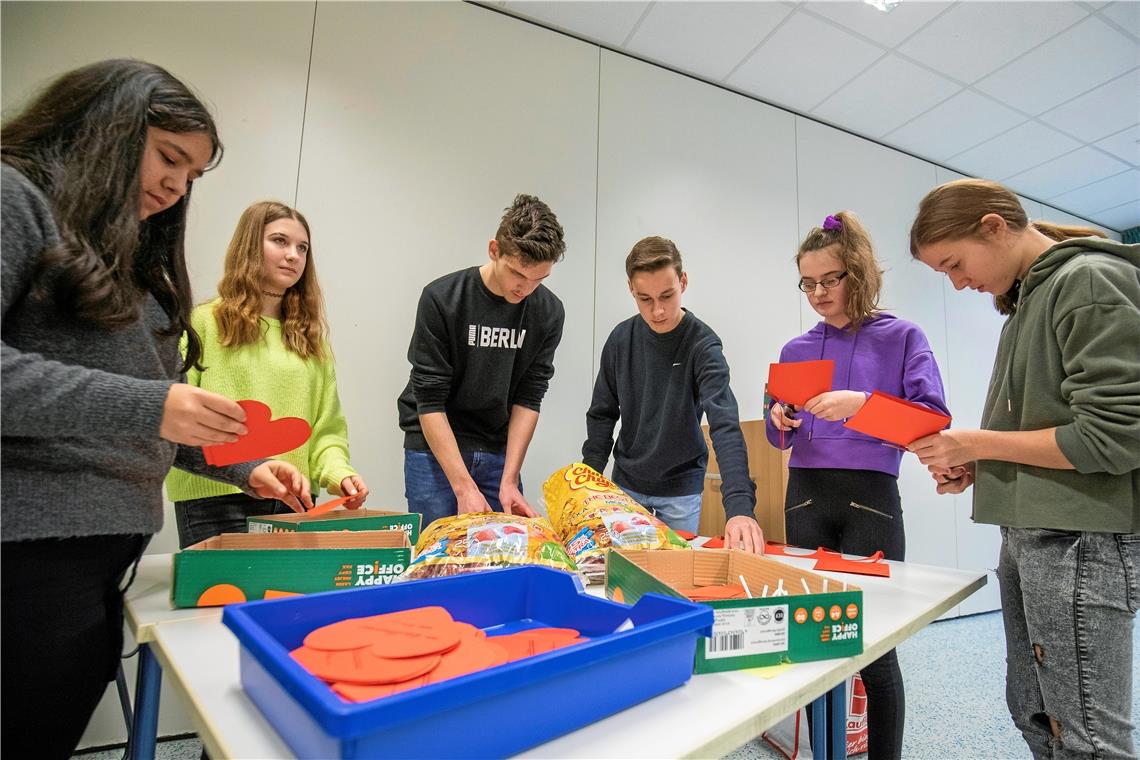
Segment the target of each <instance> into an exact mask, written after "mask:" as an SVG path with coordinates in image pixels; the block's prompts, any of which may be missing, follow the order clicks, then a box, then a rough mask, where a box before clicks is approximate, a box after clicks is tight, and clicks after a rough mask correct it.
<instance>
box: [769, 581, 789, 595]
mask: <svg viewBox="0 0 1140 760" xmlns="http://www.w3.org/2000/svg"><path fill="white" fill-rule="evenodd" d="M787 595H788V592H787V590H785V589H784V579H783V578H781V579H780V582H779V583H778V584H777V585H776V590H775V591H773V592H772V596H787Z"/></svg>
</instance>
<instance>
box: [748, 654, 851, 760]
mask: <svg viewBox="0 0 1140 760" xmlns="http://www.w3.org/2000/svg"><path fill="white" fill-rule="evenodd" d="M762 738H763V739H764V741H766V742H768V744H769V745H771V747H772V749H774V750H776V751H777V752H779V753H780V754H781V755H783V756H784V757H785V758H787V760H810V759H811V757H812V753H811V743H810V741H809V737H808V722H807V708H803V707H801V708H800V709H799V710H796V711H795V712H794V713H792V714H791V715H789V716H788V717H786V718H784V719H783V720H781V721H780V722H779V723H777V724H776V725H774V726H772V727H771V728H769V729H768V730H767V731H765V732H764V734H763V737H762ZM866 751H867V692H866V691H865V690H864V689H863V679H862V678H861V677H860V676H859V674H858V673H856V674H855V675H853V676H851V677H850V678H848V679H847V756H848V757H850V756H852V755H859V754H863V753H865V752H866Z"/></svg>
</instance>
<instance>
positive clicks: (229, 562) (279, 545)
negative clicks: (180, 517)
mask: <svg viewBox="0 0 1140 760" xmlns="http://www.w3.org/2000/svg"><path fill="white" fill-rule="evenodd" d="M411 559H412V547H411V544H409V543H408V536H407V534H405V533H404V532H403V531H401V530H368V531H352V532H336V533H324V532H315V533H314V532H295V533H255V534H247V533H223V534H222V535H220V536H214V537H213V538H208V539H206V540H205V541H202V542H201V543H198V544H194V545H193V546H188V547H186V548H185V549H183V550H182V551H180V552H178V553H177V554H175V555H174V580H173V584H172V586H171V589H170V601H171V603H172V604H173V606H175V607H216V606H220V605H224V604H229V603H232V602H242V601H247V600H251V599H264V598H266V597H273V596H290V595H294V594H310V593H313V592H316V591H333V590H335V589H344V588H355V587H358V586H379V585H383V584H387V583H391V582H392V579H393V578H395V577H396V576H397V575H399V574H400V573H402V572H404V569H405V568H406V567H407V566H408V563H409V562H411Z"/></svg>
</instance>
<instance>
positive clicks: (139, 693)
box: [127, 644, 162, 760]
mask: <svg viewBox="0 0 1140 760" xmlns="http://www.w3.org/2000/svg"><path fill="white" fill-rule="evenodd" d="M161 689H162V668H161V667H159V664H158V660H156V659H155V658H154V653H153V652H151V651H150V646H149V645H147V644H139V672H138V676H137V678H136V679H135V714H134V720H133V721H132V725H131V734H130V737H128V739H127V758H128V760H154V751H155V745H156V743H157V741H158V699H159V692H160V691H161Z"/></svg>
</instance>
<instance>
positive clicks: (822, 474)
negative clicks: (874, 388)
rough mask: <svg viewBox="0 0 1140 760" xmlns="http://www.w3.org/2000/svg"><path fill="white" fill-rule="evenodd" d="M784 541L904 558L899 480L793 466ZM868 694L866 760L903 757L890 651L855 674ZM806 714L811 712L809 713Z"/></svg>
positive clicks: (902, 709)
mask: <svg viewBox="0 0 1140 760" xmlns="http://www.w3.org/2000/svg"><path fill="white" fill-rule="evenodd" d="M784 504H785V506H784V519H785V522H786V526H787V533H788V543H789V544H792V545H794V546H802V547H804V548H807V549H816V548H818V547H821V546H823V547H826V548H828V549H834V550H836V551H840V552H844V553H846V554H860V555H864V556H866V555H868V554H872V553H873V552H875V551H878V550H882V552H883V555H884V556H885V557H886V558H887V559H894V560H902V559H904V556H905V554H906V535H905V533H904V532H903V515H902V501H901V500H900V498H899V486H898V479H897V478H895V477H893V476H891V475H888V474H886V473H884V472H873V471H869V470H825V469H807V468H802V467H793V468H791V469H790V470H789V471H788V495H787V499H786V501H785V502H784ZM860 674H861V675H862V677H863V686H864V688H866V690H867V739H868V760H898V758H900V757H902V741H903V722H904V720H905V717H906V695H905V692H904V690H903V682H902V672H901V671H900V670H899V661H898V657H897V656H896V655H895V650H893V649H892V650H891V651H889V652H887V653H886V654H885V655H883V656H882V657H880V658H879V659H877V660H875V661H874V662H872V663H871V664H870V665H865V666H864V667H863V669H862V670H861V671H860ZM809 715H810V713H809Z"/></svg>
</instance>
